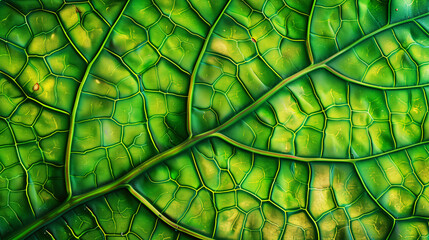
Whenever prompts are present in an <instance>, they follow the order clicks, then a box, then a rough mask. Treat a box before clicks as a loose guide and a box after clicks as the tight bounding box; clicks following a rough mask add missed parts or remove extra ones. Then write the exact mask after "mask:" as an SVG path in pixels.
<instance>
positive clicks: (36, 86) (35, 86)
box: [33, 83, 40, 91]
mask: <svg viewBox="0 0 429 240" xmlns="http://www.w3.org/2000/svg"><path fill="white" fill-rule="evenodd" d="M39 88H40V85H39V84H38V83H36V84H34V86H33V91H37V90H39Z"/></svg>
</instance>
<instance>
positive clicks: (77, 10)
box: [74, 6, 82, 13]
mask: <svg viewBox="0 0 429 240" xmlns="http://www.w3.org/2000/svg"><path fill="white" fill-rule="evenodd" d="M74 8H75V10H76V13H82V12H81V11H80V10H79V8H77V7H76V6H74Z"/></svg>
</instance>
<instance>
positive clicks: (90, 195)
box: [6, 0, 429, 239]
mask: <svg viewBox="0 0 429 240" xmlns="http://www.w3.org/2000/svg"><path fill="white" fill-rule="evenodd" d="M129 1H130V0H128V1H127V2H126V4H125V6H124V8H123V9H122V11H121V12H120V14H119V16H118V18H117V19H116V20H115V23H114V24H113V25H112V27H111V29H110V30H109V32H108V34H107V35H106V37H105V39H104V41H103V43H102V45H101V47H100V49H99V50H98V52H97V54H96V55H95V56H94V58H93V60H92V61H91V62H90V63H89V64H88V67H87V69H86V71H85V74H84V77H83V79H82V82H81V85H80V86H79V89H78V92H77V96H76V100H75V103H74V106H73V111H72V116H71V123H70V124H71V125H70V126H71V127H70V132H69V133H70V134H69V139H68V145H67V150H66V162H65V166H66V167H65V168H66V188H67V193H68V194H69V196H68V198H67V200H66V201H65V202H64V203H63V204H61V205H60V206H58V207H57V208H55V209H53V210H51V211H50V212H49V213H48V214H46V215H45V216H44V217H42V218H39V219H38V220H36V221H35V222H32V223H31V224H29V225H28V226H23V228H22V229H20V230H19V231H16V232H15V234H14V235H12V236H10V237H6V239H21V238H25V237H26V236H28V235H29V234H31V233H33V232H34V231H36V230H37V229H39V228H41V227H43V226H45V225H47V224H49V223H50V222H52V221H54V220H55V219H56V218H58V217H60V216H61V215H62V214H63V213H64V212H66V211H69V210H71V209H73V208H74V207H77V206H78V205H79V204H82V203H85V202H87V201H90V200H92V199H94V198H96V197H99V196H101V195H104V194H107V193H109V192H111V191H114V190H117V189H119V188H123V187H129V185H128V184H127V183H129V182H130V181H131V180H133V179H134V178H135V177H137V176H139V175H140V174H141V173H142V172H144V171H146V170H147V169H149V168H151V167H153V166H155V165H156V164H158V163H161V162H163V161H164V160H166V159H168V158H169V157H171V156H174V155H176V154H177V153H180V152H182V151H184V150H186V149H188V148H190V147H192V146H194V145H195V144H197V143H198V142H200V141H202V140H204V139H207V138H209V137H219V134H217V133H218V132H219V131H221V130H223V129H225V128H227V127H229V126H230V125H232V124H234V123H235V122H237V121H239V120H241V119H242V118H244V117H245V116H247V114H249V113H251V112H252V111H253V110H255V109H256V108H257V107H259V106H260V105H261V104H262V103H264V102H265V100H267V99H268V98H270V97H271V96H273V95H274V94H276V93H277V91H279V90H280V89H281V88H282V87H284V86H285V85H286V84H287V83H289V82H293V81H295V80H297V79H299V78H300V77H301V76H303V75H305V74H307V73H310V72H312V71H314V70H316V69H319V68H325V67H326V66H327V65H326V64H327V63H328V62H329V61H331V60H333V59H335V58H337V57H338V56H341V55H342V54H343V53H344V52H346V51H348V50H350V49H352V48H353V47H355V46H356V45H358V44H360V43H361V42H363V41H365V40H367V39H369V38H371V37H373V36H374V35H376V34H378V33H380V32H382V31H385V30H387V29H390V28H393V27H396V26H398V25H402V24H405V23H409V22H412V21H415V20H416V19H418V18H422V17H425V16H428V15H429V12H428V13H425V14H421V15H419V16H416V17H413V18H409V19H406V20H403V21H399V22H396V23H393V24H387V25H385V26H384V27H382V28H379V29H378V30H376V31H373V32H371V33H370V34H368V35H366V36H364V37H362V38H360V39H358V40H356V41H355V42H353V43H352V44H350V45H349V46H347V47H346V48H344V49H342V50H340V51H338V52H337V53H335V54H333V55H332V56H331V57H329V58H327V59H325V60H323V61H321V62H319V63H316V64H314V63H313V64H311V65H309V66H307V67H306V68H304V69H302V70H300V71H298V72H297V73H295V74H293V75H291V76H289V77H287V78H285V79H283V80H282V81H281V82H279V83H278V84H277V85H275V86H274V87H273V88H272V89H270V90H269V91H268V92H266V93H265V94H264V95H262V96H261V97H260V98H259V99H258V100H256V101H255V102H253V103H252V104H251V105H249V106H247V107H246V108H245V109H243V110H241V111H240V112H239V113H238V114H236V115H235V116H234V117H232V118H231V119H229V120H228V121H226V122H225V123H223V124H221V125H219V126H218V127H216V128H214V129H212V130H209V131H206V132H204V133H201V134H198V135H195V136H192V135H190V137H189V138H188V139H187V140H186V141H184V142H182V143H181V144H179V145H177V146H175V147H173V148H170V149H168V150H166V151H164V152H161V153H159V154H157V155H155V156H153V157H152V158H150V159H148V160H147V161H145V162H144V163H142V164H140V165H139V166H137V167H136V168H134V169H132V170H131V171H129V172H128V173H127V174H125V175H124V176H122V177H120V178H118V179H117V180H115V181H113V182H111V183H109V184H106V185H104V186H102V187H99V188H97V189H94V190H92V191H89V192H87V193H84V194H80V195H76V196H72V195H71V184H70V174H69V169H70V150H71V142H72V138H73V132H74V123H75V117H76V112H77V105H78V102H79V99H80V93H81V92H82V88H83V85H84V83H85V81H86V79H87V77H88V74H89V72H90V70H91V67H92V65H93V63H94V62H95V60H96V59H97V58H98V56H99V55H100V53H101V52H102V50H103V49H104V45H105V44H106V43H107V41H108V39H109V36H110V34H111V32H112V31H113V29H114V27H115V25H116V24H117V22H118V20H119V19H120V17H121V16H122V15H123V12H124V11H125V9H126V7H127V5H128V3H129ZM230 1H231V0H230ZM230 1H229V2H230ZM229 2H228V4H229ZM228 4H226V5H225V7H224V9H223V10H222V12H221V13H220V14H219V16H218V18H217V20H216V22H215V23H217V22H218V21H219V19H220V18H221V17H222V15H223V13H224V12H225V10H226V8H227V6H228ZM215 26H216V24H213V26H212V28H211V29H210V31H209V34H211V33H212V32H213V30H214V28H215ZM209 38H210V36H207V39H206V41H205V43H204V45H203V49H202V51H201V52H200V54H199V57H198V60H197V62H196V66H194V71H193V72H192V76H194V78H195V74H196V71H195V70H198V65H199V63H200V62H201V59H202V56H203V55H204V50H205V48H206V47H207V46H206V45H207V44H208V42H209ZM192 81H193V80H191V84H192ZM191 87H192V85H191V86H190V90H189V92H190V95H189V96H188V101H191V100H192V99H190V98H191V97H190V96H192V90H191ZM369 87H371V86H369ZM189 99H190V100H189ZM188 106H189V103H188ZM188 110H189V109H188ZM187 114H189V113H187ZM420 144H423V143H420ZM408 147H410V146H406V147H404V148H408ZM389 153H390V152H387V153H383V154H380V156H381V155H385V154H389ZM368 158H370V157H368ZM297 160H301V159H297ZM331 160H332V159H331ZM407 219H408V218H407Z"/></svg>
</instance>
